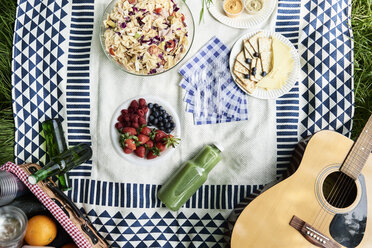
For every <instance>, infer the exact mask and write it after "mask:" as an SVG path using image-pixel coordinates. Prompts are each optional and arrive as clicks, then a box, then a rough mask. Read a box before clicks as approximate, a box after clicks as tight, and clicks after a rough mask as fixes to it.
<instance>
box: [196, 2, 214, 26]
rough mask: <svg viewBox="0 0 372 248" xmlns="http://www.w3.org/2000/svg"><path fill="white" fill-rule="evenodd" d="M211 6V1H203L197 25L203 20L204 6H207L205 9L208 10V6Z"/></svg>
mask: <svg viewBox="0 0 372 248" xmlns="http://www.w3.org/2000/svg"><path fill="white" fill-rule="evenodd" d="M211 4H213V0H203V2H202V9H201V10H200V17H199V24H200V23H201V21H202V20H203V16H204V8H205V5H207V7H208V8H209V5H211Z"/></svg>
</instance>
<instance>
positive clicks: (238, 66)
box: [234, 60, 249, 74]
mask: <svg viewBox="0 0 372 248" xmlns="http://www.w3.org/2000/svg"><path fill="white" fill-rule="evenodd" d="M234 71H237V72H240V73H243V74H248V73H249V70H248V69H247V68H246V67H245V66H243V65H242V64H241V63H240V62H239V61H237V60H235V63H234Z"/></svg>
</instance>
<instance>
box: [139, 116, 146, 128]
mask: <svg viewBox="0 0 372 248" xmlns="http://www.w3.org/2000/svg"><path fill="white" fill-rule="evenodd" d="M138 124H140V125H141V126H142V125H146V119H145V118H144V117H141V118H139V119H138Z"/></svg>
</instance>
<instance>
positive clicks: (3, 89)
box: [0, 0, 372, 164]
mask: <svg viewBox="0 0 372 248" xmlns="http://www.w3.org/2000/svg"><path fill="white" fill-rule="evenodd" d="M352 5H353V10H352V20H351V21H352V26H353V31H354V59H355V67H354V70H355V77H354V84H355V117H354V126H353V132H352V137H353V138H354V139H355V138H356V137H357V136H358V135H359V133H360V132H361V129H362V128H363V126H364V125H365V123H366V121H367V120H368V118H369V116H370V115H371V114H372V0H353V1H352ZM15 10H16V1H15V0H0V164H2V163H4V162H6V161H8V160H13V154H14V151H13V145H14V124H13V115H12V110H11V79H10V76H11V54H12V40H13V26H14V16H15Z"/></svg>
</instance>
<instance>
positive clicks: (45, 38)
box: [12, 0, 68, 164]
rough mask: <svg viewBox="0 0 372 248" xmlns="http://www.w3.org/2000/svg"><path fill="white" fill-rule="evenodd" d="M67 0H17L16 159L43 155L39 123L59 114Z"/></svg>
mask: <svg viewBox="0 0 372 248" xmlns="http://www.w3.org/2000/svg"><path fill="white" fill-rule="evenodd" d="M67 3H68V1H67V0H62V1H53V0H46V1H28V0H20V1H18V7H17V14H16V20H15V28H14V29H15V30H14V41H13V61H12V86H13V87H12V97H13V113H14V122H15V127H16V128H15V162H16V163H17V164H22V163H24V162H35V163H36V162H39V161H40V160H41V159H45V149H43V148H42V145H43V143H44V139H43V138H42V137H41V136H40V135H39V133H40V122H42V121H44V120H46V119H50V118H62V116H61V115H60V113H61V111H62V109H63V104H62V103H61V97H62V91H61V89H60V87H59V85H60V83H61V82H62V80H63V79H62V78H63V76H62V75H61V69H62V68H63V65H62V64H61V63H60V62H59V61H58V58H60V57H61V56H62V55H63V53H64V52H63V50H62V49H61V48H60V46H61V44H62V43H65V42H66V41H65V38H64V36H63V35H62V31H63V30H64V29H65V28H66V26H65V24H64V21H65V20H66V16H67V13H66V7H67Z"/></svg>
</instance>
